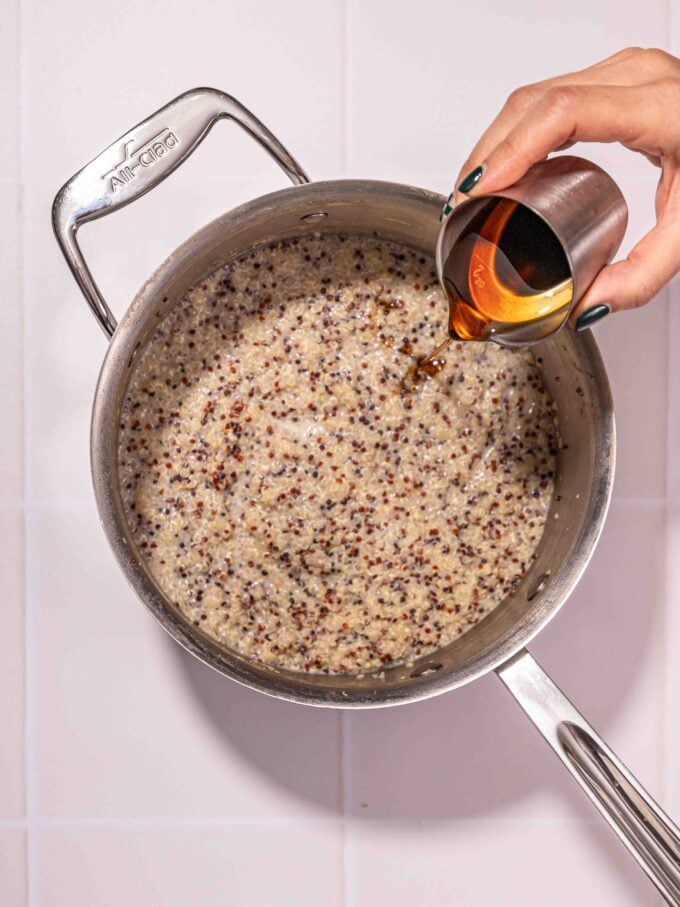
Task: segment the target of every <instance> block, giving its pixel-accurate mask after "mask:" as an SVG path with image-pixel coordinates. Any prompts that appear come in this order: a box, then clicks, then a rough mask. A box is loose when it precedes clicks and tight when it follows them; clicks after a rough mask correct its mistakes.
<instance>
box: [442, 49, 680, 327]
mask: <svg viewBox="0 0 680 907" xmlns="http://www.w3.org/2000/svg"><path fill="white" fill-rule="evenodd" d="M679 109H680V60H678V59H676V58H675V57H673V56H671V55H670V54H668V53H665V52H664V51H662V50H643V49H641V48H637V47H633V48H628V49H626V50H622V51H620V52H619V53H617V54H615V55H614V56H613V57H608V58H607V59H606V60H603V61H602V62H600V63H596V64H595V65H594V66H590V67H588V69H584V70H582V71H580V72H575V73H569V74H567V75H563V76H557V77H556V78H553V79H547V80H545V81H543V82H537V83H536V84H533V85H526V86H524V87H522V88H518V89H517V90H515V91H513V93H512V94H511V95H510V97H509V98H508V100H507V101H506V103H505V105H504V107H503V109H502V110H501V112H500V113H499V114H498V116H497V117H496V119H495V120H494V121H493V122H492V123H491V125H490V126H489V128H488V129H487V130H486V132H485V133H484V134H483V135H482V137H481V138H480V140H479V141H478V142H477V144H476V145H475V147H474V149H473V150H472V153H471V154H470V156H469V157H468V159H467V161H466V162H465V164H464V165H463V167H462V168H461V172H460V174H459V177H458V180H457V183H456V184H457V187H458V188H457V190H456V193H455V198H456V202H458V201H461V200H462V199H464V198H465V197H468V196H475V195H483V194H487V193H493V192H497V191H499V190H501V189H504V188H505V187H506V186H509V185H511V184H512V183H515V182H516V181H517V180H518V179H519V178H520V177H521V176H523V175H524V174H525V173H526V171H527V170H528V169H529V167H531V165H532V164H535V163H536V162H537V161H540V160H542V159H543V158H545V157H546V156H547V155H548V154H550V152H551V151H561V150H563V149H565V148H570V147H571V146H572V145H573V144H575V143H576V142H579V141H582V142H620V143H621V144H622V145H625V146H626V148H630V149H631V150H632V151H637V152H639V153H641V154H644V155H645V157H646V158H647V159H648V160H649V161H650V162H651V163H652V164H654V165H655V166H656V167H659V168H660V169H661V176H660V179H659V184H658V186H657V189H656V198H655V207H656V226H655V227H654V228H653V229H652V230H650V232H649V233H647V235H646V236H644V237H642V239H641V240H640V241H639V242H638V243H637V245H636V246H635V247H634V248H633V249H632V250H631V251H630V253H629V254H628V257H627V258H626V259H624V260H622V261H617V262H615V263H614V264H611V265H608V266H607V267H605V268H604V269H603V270H602V271H601V272H600V273H599V274H598V276H597V277H596V278H595V280H594V281H593V283H592V284H591V286H590V288H589V289H588V291H587V292H586V293H585V295H584V296H583V298H582V299H581V300H580V302H579V304H578V306H577V307H576V308H575V309H574V311H573V312H572V314H571V317H570V321H571V323H572V324H573V325H574V326H575V327H576V330H583V329H585V328H587V327H590V325H591V324H593V323H594V322H595V321H598V320H600V319H601V318H602V317H603V316H604V315H606V314H608V313H609V312H610V311H619V310H622V309H630V308H635V307H637V306H641V305H644V304H645V303H647V302H649V301H650V300H651V299H652V298H653V297H654V296H655V295H656V294H657V293H658V292H659V291H660V290H661V289H662V287H664V286H665V284H667V283H668V282H669V281H670V280H671V279H672V278H673V277H674V276H675V274H677V273H678V271H680V125H678V123H677V118H676V115H675V114H676V111H678V110H679Z"/></svg>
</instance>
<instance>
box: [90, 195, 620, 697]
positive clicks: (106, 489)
mask: <svg viewBox="0 0 680 907" xmlns="http://www.w3.org/2000/svg"><path fill="white" fill-rule="evenodd" d="M376 194H379V195H380V196H381V197H384V198H386V199H388V200H389V198H393V199H394V200H395V201H399V202H411V203H413V204H414V205H420V206H426V207H427V208H431V209H432V210H433V213H434V211H436V213H437V215H438V214H439V211H440V210H441V208H442V207H443V205H444V202H445V199H444V197H443V196H441V195H439V194H437V193H434V192H431V191H429V190H425V189H420V188H416V187H412V186H408V185H405V184H399V183H394V182H389V181H378V180H328V181H319V182H314V183H310V184H305V185H301V186H295V187H292V188H291V187H289V188H285V189H282V190H278V191H276V192H272V193H269V194H266V195H263V196H260V197H258V198H255V199H253V200H251V201H248V202H246V203H245V204H243V205H240V206H239V207H237V208H235V209H233V210H231V211H228V212H226V213H224V214H222V215H220V216H219V217H217V218H216V219H214V220H213V221H211V222H209V223H208V224H206V225H205V226H203V227H202V228H200V229H199V230H197V231H196V232H195V233H193V234H192V235H191V236H189V238H188V239H186V240H185V241H184V242H183V243H182V244H181V245H179V246H178V247H177V248H176V249H175V250H174V251H172V252H171V253H170V254H169V255H168V256H167V257H166V259H165V260H164V261H163V262H162V263H161V264H160V265H159V266H158V268H156V270H155V271H154V272H153V273H152V274H151V275H150V277H149V278H148V279H147V280H146V281H145V283H144V285H143V286H142V287H141V289H140V290H139V292H138V293H137V294H136V296H135V298H134V300H133V301H132V303H131V304H130V306H129V308H128V309H127V311H126V312H125V314H124V316H123V317H122V318H121V320H120V323H119V324H118V327H117V328H116V331H115V333H114V334H113V337H112V338H111V342H110V344H109V346H108V349H107V351H106V355H105V357H104V360H103V363H102V366H101V370H100V374H99V379H98V382H97V388H96V392H95V397H94V403H93V413H92V424H91V435H90V453H91V469H92V478H93V484H94V491H95V497H96V501H97V508H98V512H99V517H100V522H101V524H102V527H103V529H104V532H105V534H106V536H107V539H108V541H109V544H110V545H111V548H112V549H113V552H114V554H115V557H116V559H117V561H118V563H119V565H120V567H121V569H122V570H123V573H124V575H125V577H126V579H127V581H128V583H129V584H130V585H131V587H132V588H133V589H134V591H135V593H136V594H137V596H138V597H139V598H140V600H141V601H142V603H143V604H144V605H145V606H146V607H147V608H148V610H150V611H151V612H152V614H153V615H154V616H155V617H156V619H157V620H158V621H159V623H160V624H161V625H162V626H163V627H164V629H165V630H166V631H167V632H168V633H169V634H170V635H171V636H172V637H173V638H174V639H175V640H176V641H177V642H179V643H180V645H182V646H183V647H184V648H185V649H187V650H188V651H189V652H190V653H191V654H193V655H195V656H197V657H198V658H199V659H200V660H202V661H203V662H204V663H206V664H208V665H209V666H210V667H212V668H213V669H215V670H217V671H219V672H220V673H222V674H225V675H227V676H229V677H230V678H231V679H233V680H235V681H237V682H238V683H241V684H242V685H245V686H248V687H250V688H252V689H256V690H258V691H259V692H262V693H265V694H267V695H270V696H273V697H275V698H279V699H285V700H288V701H292V702H298V703H304V704H307V705H314V706H319V707H335V708H378V707H386V706H392V705H400V704H406V703H409V702H416V701H419V700H421V699H428V698H431V697H433V696H437V695H439V694H441V693H444V692H447V691H449V690H452V689H455V688H457V687H459V686H462V685H464V684H466V683H469V682H471V681H473V680H476V679H477V678H478V677H481V676H482V675H484V674H486V673H489V672H490V671H492V670H494V669H496V668H498V667H500V666H502V665H503V664H505V663H506V662H508V661H509V660H511V659H512V658H513V657H514V656H515V655H516V654H517V653H518V652H520V651H521V650H522V649H523V648H524V646H525V645H526V644H527V643H528V642H530V641H531V640H532V639H533V638H534V636H536V634H537V633H539V632H540V631H541V630H542V629H543V627H544V626H545V625H546V624H547V623H548V622H549V621H550V620H551V619H552V617H553V616H554V615H555V614H556V613H557V611H558V610H559V609H560V607H561V606H562V605H563V604H564V602H565V601H566V599H567V598H568V597H569V595H570V593H571V591H572V589H573V588H574V586H575V585H576V584H577V582H578V581H579V579H580V577H581V575H582V573H583V571H584V570H585V568H586V566H587V564H588V561H589V560H590V557H591V555H592V553H593V551H594V548H595V545H596V543H597V540H598V538H599V536H600V533H601V531H602V528H603V525H604V520H605V517H606V513H607V509H608V506H609V501H610V498H611V492H612V485H613V478H614V460H615V424H614V414H613V404H612V398H611V391H610V388H609V381H608V378H607V374H606V371H605V367H604V363H603V361H602V358H601V356H600V353H599V350H598V348H597V345H596V343H595V340H594V339H593V337H592V336H591V335H590V332H585V333H583V334H578V335H576V334H573V333H569V334H568V335H567V337H566V339H565V337H564V335H561V336H560V337H559V338H556V340H555V341H548V342H561V343H563V344H564V343H567V344H576V348H577V349H578V351H579V353H580V355H581V357H582V359H583V360H584V362H586V363H587V366H588V369H589V371H590V376H591V378H592V381H593V396H594V403H595V409H596V412H595V414H594V417H593V418H594V420H595V431H596V441H597V449H598V452H599V453H600V456H599V459H598V463H597V468H596V470H595V474H594V476H593V481H592V483H591V488H590V495H589V499H588V501H587V502H586V504H585V509H584V517H583V523H584V526H585V527H586V528H585V530H584V531H583V532H582V533H581V534H580V535H579V545H578V550H576V551H575V552H574V554H573V555H572V556H571V558H570V562H569V565H568V569H566V570H565V571H563V572H562V573H561V574H560V575H559V576H558V577H556V579H555V581H554V582H552V583H551V588H550V589H549V591H548V592H547V593H546V594H545V595H543V596H542V600H541V603H540V607H539V608H536V609H535V610H534V611H532V612H531V614H529V615H526V617H525V618H524V619H523V620H520V621H519V622H517V623H516V624H515V625H514V627H513V630H512V632H511V633H510V634H509V635H508V637H507V639H503V640H501V643H500V644H498V645H496V646H494V647H492V648H491V649H490V650H489V651H488V652H486V653H482V655H481V656H480V657H479V658H477V659H476V660H475V663H474V664H471V665H469V667H468V666H466V669H463V670H458V671H456V672H455V673H454V672H450V671H440V672H436V671H435V672H433V673H431V674H430V675H429V676H428V672H427V671H425V672H424V673H423V674H420V675H416V674H415V672H414V674H411V673H410V672H411V671H412V668H407V667H406V666H405V665H402V666H399V669H400V670H401V671H403V672H404V674H403V680H404V685H403V687H402V688H400V689H398V690H394V691H392V692H391V694H390V695H389V696H386V695H385V692H386V691H385V690H384V689H383V690H381V688H380V686H379V685H378V684H375V685H374V688H373V689H372V690H371V691H367V690H366V689H365V688H363V689H362V690H361V691H360V692H359V691H357V690H356V689H353V688H352V684H351V675H347V683H346V688H345V689H338V690H332V691H330V690H323V691H321V692H320V690H319V684H318V682H315V680H316V681H318V680H319V678H320V677H327V676H328V675H314V674H310V675H306V674H302V673H301V672H290V671H283V670H278V669H272V668H269V667H267V669H266V675H267V676H268V677H269V678H270V679H269V681H265V680H264V679H263V673H264V672H263V671H262V669H261V667H260V666H257V665H256V664H255V663H254V662H252V661H250V660H249V659H247V658H245V657H244V656H240V655H238V653H233V652H231V651H228V652H227V651H226V650H225V649H224V648H223V647H221V646H219V645H218V644H217V643H215V642H214V641H212V640H210V639H209V638H208V637H206V636H205V634H203V633H202V632H200V631H197V632H194V631H193V629H192V628H191V626H190V625H189V624H188V622H186V621H185V620H184V619H183V618H182V617H180V616H179V615H178V614H177V613H176V612H173V611H170V610H169V609H168V607H167V605H166V603H165V602H164V600H163V597H162V596H161V595H160V594H159V591H158V589H157V587H156V585H155V584H154V583H153V582H152V581H151V579H150V578H149V576H148V574H147V572H146V570H145V568H144V565H143V563H142V562H141V560H140V559H139V558H138V557H137V555H136V553H135V551H134V550H133V548H132V547H131V545H130V542H129V540H128V539H127V536H126V529H127V526H126V522H125V517H124V514H123V513H122V508H121V507H120V506H119V502H118V501H117V498H116V493H115V490H114V487H115V486H116V483H115V482H114V481H112V477H114V476H117V465H116V462H115V461H116V456H115V451H112V450H111V446H110V444H108V443H107V442H108V438H109V434H110V432H111V430H112V429H111V426H112V423H113V421H114V417H115V422H116V426H117V413H115V412H114V411H113V409H112V407H113V400H114V397H115V394H116V392H117V390H118V388H119V386H120V384H121V382H122V381H123V380H124V377H125V373H126V372H127V371H129V368H130V366H131V363H132V361H133V359H134V356H135V354H136V352H137V349H138V348H139V347H140V343H141V341H140V339H139V335H140V332H141V329H142V327H143V326H144V324H145V323H146V319H148V309H149V307H150V306H152V305H155V306H156V307H158V303H159V296H161V295H162V292H163V287H164V286H166V285H167V284H168V281H169V280H170V277H171V274H172V273H173V272H174V271H175V270H176V269H177V268H178V266H179V265H180V264H182V263H185V262H188V261H190V260H191V259H192V258H193V257H194V256H196V254H197V251H198V250H199V249H200V250H204V249H206V248H207V247H210V246H211V245H216V244H217V242H218V240H219V238H220V237H223V236H224V235H225V232H234V231H235V230H236V229H237V228H239V229H241V228H243V227H245V226H248V225H252V226H255V225H257V224H260V223H262V222H264V218H266V217H267V214H271V213H272V212H273V211H274V210H275V209H277V208H278V207H279V206H281V205H282V204H288V205H291V204H293V203H296V202H300V203H302V202H304V203H305V206H306V207H308V208H310V210H311V211H312V212H313V211H315V210H318V209H322V208H326V207H328V208H330V207H332V204H333V201H334V199H337V198H338V196H341V197H342V199H343V203H346V201H347V199H348V197H350V196H351V197H352V201H353V203H354V204H357V205H362V204H364V205H370V204H371V200H372V199H374V198H375V196H376ZM312 229H313V225H312ZM357 232H358V231H357ZM268 241H269V240H268V239H267V238H266V237H265V238H263V240H262V244H266V243H267V242H268ZM258 245H259V243H258ZM433 248H434V246H433ZM235 254H238V253H235ZM225 260H226V259H225ZM214 267H219V265H216V266H213V267H212V268H211V269H210V270H214ZM203 273H209V270H207V271H204V272H203ZM164 314H165V312H163V315H164ZM125 383H127V379H125ZM116 434H117V428H116ZM429 661H430V662H432V663H435V662H436V661H437V653H436V652H435V653H433V654H432V655H431V656H429ZM425 667H426V665H425ZM389 670H390V671H395V670H397V668H390V669H389ZM419 670H420V669H419ZM369 673H371V674H372V673H373V672H369ZM416 676H418V680H417V682H416V683H414V682H413V679H415V678H416ZM335 679H336V680H338V679H340V676H339V675H336V676H335ZM342 679H343V680H344V679H345V678H344V677H343V678H342Z"/></svg>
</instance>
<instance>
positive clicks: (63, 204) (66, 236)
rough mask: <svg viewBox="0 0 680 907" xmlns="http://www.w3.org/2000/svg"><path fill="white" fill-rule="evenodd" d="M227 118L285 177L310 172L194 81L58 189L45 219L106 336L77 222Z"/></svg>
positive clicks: (226, 100) (134, 190) (143, 185)
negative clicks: (49, 221) (49, 217)
mask: <svg viewBox="0 0 680 907" xmlns="http://www.w3.org/2000/svg"><path fill="white" fill-rule="evenodd" d="M222 119H228V120H234V121H235V122H236V123H238V124H239V126H241V127H242V128H243V129H245V131H246V132H248V133H249V134H250V135H251V136H252V137H253V138H254V139H255V141H257V142H259V144H260V145H262V146H263V148H265V149H266V150H267V151H268V152H269V154H270V155H271V156H272V157H273V158H274V160H275V161H276V162H277V163H278V164H279V165H280V167H281V168H282V169H283V171H284V172H285V173H286V175H287V176H288V177H289V178H290V180H291V181H292V182H293V183H295V184H296V185H299V184H301V183H307V182H309V177H308V176H307V174H306V173H305V172H304V170H303V169H302V167H300V165H299V164H298V163H297V161H296V160H295V159H294V158H293V157H292V156H291V155H290V154H289V153H288V152H287V151H286V149H285V148H284V147H283V145H282V144H281V143H280V142H279V141H278V140H277V139H276V138H275V137H274V136H273V135H272V133H271V132H270V131H269V130H268V129H267V128H266V127H265V126H264V125H263V124H262V123H261V122H260V121H259V120H258V119H257V118H256V117H254V116H253V114H252V113H250V111H249V110H247V109H246V108H245V107H244V106H243V105H242V104H239V102H238V101H237V100H235V99H234V98H232V97H230V96H229V95H228V94H225V93H224V92H222V91H217V90H216V89H214V88H195V89H194V90H193V91H187V92H186V93H185V94H182V95H180V96H179V97H178V98H175V100H174V101H171V102H170V103H169V104H166V105H165V107H161V109H160V110H157V111H156V112H155V113H152V114H151V116H150V117H147V119H146V120H143V121H142V122H141V123H139V124H138V125H137V126H135V127H134V128H133V129H131V130H130V131H129V132H126V133H125V135H123V136H121V137H120V138H119V139H118V140H117V141H116V142H114V143H113V144H112V145H110V146H109V147H108V148H107V149H106V150H105V151H102V153H101V154H99V155H98V156H97V157H96V158H95V159H94V160H93V161H90V163H89V164H87V165H86V166H85V167H83V169H82V170H80V171H79V172H78V173H76V175H75V176H73V177H71V179H70V180H69V181H68V182H67V183H66V184H65V185H64V186H63V187H62V188H61V189H60V191H59V192H58V193H57V197H56V198H55V200H54V205H53V207H52V224H53V227H54V232H55V233H56V236H57V240H58V241H59V245H60V247H61V250H62V252H63V253H64V257H65V258H66V261H67V263H68V266H69V268H70V269H71V271H72V273H73V276H74V277H75V279H76V282H77V284H78V286H79V287H80V289H81V290H82V291H83V294H84V295H85V298H86V299H87V302H88V304H89V306H90V308H91V309H92V311H93V312H94V315H95V317H96V318H97V321H98V322H99V323H100V325H101V326H102V328H103V329H104V333H105V334H106V335H107V337H111V335H112V334H113V332H114V331H115V329H116V319H115V318H114V317H113V314H112V313H111V310H110V308H109V307H108V305H107V304H106V301H105V300H104V297H103V296H102V294H101V292H100V290H99V288H98V286H97V284H96V283H95V281H94V278H93V277H92V275H91V273H90V270H89V268H88V266H87V264H86V263H85V259H84V258H83V255H82V252H81V250H80V247H79V245H78V243H77V241H76V233H77V231H78V227H79V226H80V225H81V224H83V223H85V222H86V221H88V220H94V219H95V218H97V217H103V216H104V215H105V214H110V213H111V212H112V211H115V210H116V209H117V208H122V207H123V206H124V205H127V204H129V203H130V202H132V201H134V200H135V199H136V198H139V197H140V195H144V193H145V192H148V191H149V190H150V189H153V187H154V186H157V185H158V183H160V182H162V181H163V180H164V179H165V177H166V176H169V175H170V173H172V171H173V170H174V169H175V168H176V167H178V166H179V165H180V164H181V163H182V161H184V160H186V158H187V157H189V155H190V154H191V152H192V151H193V150H194V149H195V148H196V147H197V146H198V145H199V144H200V143H201V141H202V140H203V138H204V137H205V136H206V135H207V133H208V132H209V131H210V129H211V128H212V126H213V125H214V124H215V123H216V122H217V121H218V120H222Z"/></svg>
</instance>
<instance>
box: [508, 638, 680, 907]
mask: <svg viewBox="0 0 680 907" xmlns="http://www.w3.org/2000/svg"><path fill="white" fill-rule="evenodd" d="M497 674H498V676H499V677H500V679H501V680H502V681H503V683H504V684H505V686H506V687H507V688H508V690H510V692H511V693H512V695H513V696H514V697H515V699H516V700H517V702H518V703H519V704H520V705H521V706H522V708H523V709H524V711H525V712H526V713H527V715H528V716H529V718H530V719H531V720H532V721H533V723H534V724H535V726H536V727H537V729H538V730H539V731H540V732H541V734H543V736H544V737H545V739H546V740H547V742H548V743H549V744H550V746H551V747H552V748H553V749H554V750H555V752H556V753H557V755H558V756H559V758H560V759H561V760H562V762H563V763H564V764H565V765H566V767H567V768H568V769H569V771H570V772H571V774H572V775H573V776H574V778H575V779H576V781H578V783H579V784H580V785H581V787H582V788H583V790H584V791H585V792H586V794H587V795H588V797H590V799H591V800H592V802H593V803H594V804H595V806H596V807H597V808H598V809H599V810H600V812H601V813H602V815H603V816H604V818H605V819H606V820H607V822H608V823H609V824H610V825H611V827H612V828H613V829H614V831H615V832H616V834H617V835H618V836H619V838H620V839H621V841H622V842H623V843H624V844H625V846H626V847H627V848H628V850H629V851H630V852H631V854H632V855H633V856H634V857H635V859H636V860H637V862H638V863H639V864H640V866H641V867H642V869H643V870H644V871H645V872H646V873H647V875H648V876H649V878H650V879H651V880H652V882H653V883H654V885H656V887H657V889H658V890H659V891H660V893H661V894H662V896H663V897H664V899H665V900H666V902H667V903H668V904H672V905H674V907H679V905H680V831H678V828H677V827H676V826H675V825H674V824H673V822H672V821H671V819H669V817H668V816H667V815H666V814H665V813H664V812H663V810H662V809H661V808H660V807H659V805H658V804H657V803H655V802H654V800H652V798H651V797H650V796H649V794H648V793H647V791H645V789H644V788H643V787H642V786H641V785H640V783H639V782H638V781H637V780H636V779H635V778H634V777H633V775H631V773H630V772H629V771H628V769H627V768H626V767H625V766H624V765H623V763H622V762H621V761H620V760H619V759H618V758H617V757H616V755H615V754H614V753H613V752H612V751H611V750H610V749H609V747H608V746H607V744H606V743H605V742H604V741H603V740H602V738H601V737H600V736H599V735H598V734H597V732H596V731H595V730H594V728H592V727H591V726H590V724H588V722H587V721H586V720H585V718H584V717H583V715H581V713H580V712H579V711H578V710H577V709H576V708H575V707H574V706H573V705H572V703H571V702H570V701H569V700H568V699H567V697H566V696H565V695H564V693H562V691H561V690H560V689H559V687H558V686H557V685H556V684H554V683H553V681H552V680H551V679H550V677H548V675H547V674H546V673H545V671H544V670H543V669H542V668H541V666H540V665H539V664H538V663H537V662H536V661H535V660H534V658H532V656H531V655H530V654H529V652H527V651H526V650H523V651H522V652H520V653H519V654H518V655H516V656H515V657H514V658H513V659H511V660H510V661H509V662H507V663H506V664H504V665H502V666H501V667H500V668H497Z"/></svg>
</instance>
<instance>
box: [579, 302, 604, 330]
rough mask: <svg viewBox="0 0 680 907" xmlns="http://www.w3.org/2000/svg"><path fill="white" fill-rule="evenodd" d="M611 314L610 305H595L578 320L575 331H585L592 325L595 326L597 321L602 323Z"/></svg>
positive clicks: (582, 313)
mask: <svg viewBox="0 0 680 907" xmlns="http://www.w3.org/2000/svg"><path fill="white" fill-rule="evenodd" d="M610 312H611V309H610V308H609V306H608V305H594V306H592V307H591V308H590V309H586V310H585V312H581V314H580V315H579V316H578V318H577V319H576V325H575V327H574V330H575V331H585V330H586V329H587V328H589V327H591V325H593V324H595V322H596V321H600V320H601V319H602V318H604V316H605V315H608V314H609V313H610Z"/></svg>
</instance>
